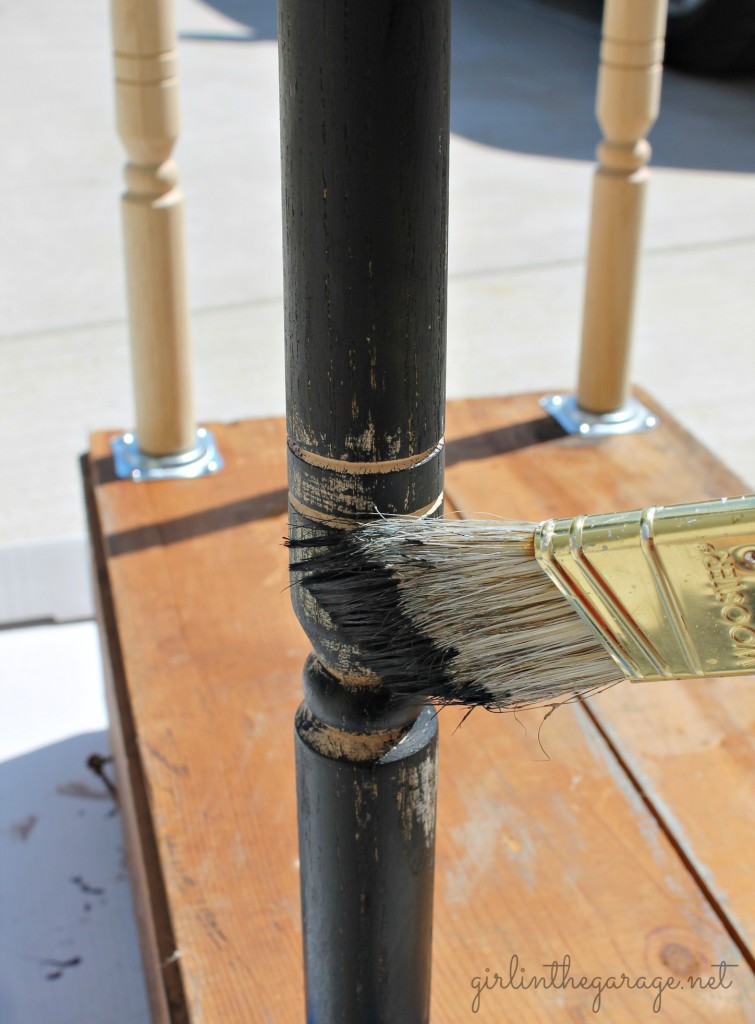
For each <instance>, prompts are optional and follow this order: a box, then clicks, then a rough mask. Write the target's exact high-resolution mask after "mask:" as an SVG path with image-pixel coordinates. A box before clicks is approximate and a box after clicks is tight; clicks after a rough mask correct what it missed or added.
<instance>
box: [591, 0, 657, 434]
mask: <svg viewBox="0 0 755 1024" xmlns="http://www.w3.org/2000/svg"><path fill="white" fill-rule="evenodd" d="M666 8H667V0H606V5H605V11H604V16H603V43H602V47H601V65H600V72H599V76H598V97H597V117H598V121H599V123H600V127H601V129H602V131H603V135H604V137H605V138H604V141H603V142H602V143H601V145H600V146H599V147H598V159H599V166H598V168H597V171H596V173H595V182H594V190H593V205H592V222H591V231H590V246H589V254H588V265H587V284H586V290H585V304H584V315H583V327H582V352H581V360H580V369H579V384H578V388H577V405H578V407H579V408H580V409H583V410H585V411H587V412H589V413H594V414H604V413H611V412H613V411H615V410H617V409H621V408H622V407H623V406H624V405H625V404H626V402H627V396H628V373H629V360H630V345H631V339H632V318H633V313H634V303H635V291H636V281H637V270H638V265H639V255H640V236H641V229H642V212H643V204H644V198H645V191H646V188H647V181H648V171H647V167H646V164H647V162H648V160H649V159H650V152H651V150H650V144H649V143H648V142H647V139H646V138H645V136H646V135H647V134H648V132H649V131H650V128H651V127H652V125H653V124H654V122H655V120H656V118H657V116H658V109H659V104H660V92H661V75H662V60H663V36H664V28H665V23H666Z"/></svg>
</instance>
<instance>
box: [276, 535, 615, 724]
mask: <svg viewBox="0 0 755 1024" xmlns="http://www.w3.org/2000/svg"><path fill="white" fill-rule="evenodd" d="M534 531H535V524H534V523H525V522H511V521H504V520H500V521H499V520H461V519H460V520H452V519H417V518H411V517H404V516H394V517H389V518H376V519H375V520H374V521H370V522H368V523H366V524H364V525H360V526H359V527H357V528H356V529H354V530H350V531H346V532H343V533H342V532H341V531H338V533H337V535H336V534H335V532H334V533H333V534H330V535H329V536H327V537H320V538H309V539H308V540H306V541H304V540H302V541H291V542H290V546H291V547H292V548H294V549H302V550H301V553H300V556H297V555H296V554H295V555H294V556H293V560H292V564H291V570H292V573H293V574H294V577H293V578H294V582H295V583H298V584H300V585H301V586H303V587H305V588H306V589H307V590H308V591H309V592H310V593H311V594H312V595H313V597H315V599H316V600H317V601H318V603H319V604H320V605H321V606H322V607H323V608H324V610H325V611H326V612H327V613H328V614H329V615H330V617H331V618H332V620H333V621H334V623H335V624H336V625H337V626H338V627H339V629H340V630H341V631H342V634H343V639H344V640H345V641H346V642H347V643H349V644H351V645H354V646H355V647H356V648H357V649H358V650H359V652H360V656H361V657H363V658H364V661H365V664H366V665H367V667H369V668H370V669H371V670H372V671H373V672H374V673H375V674H376V675H377V676H378V677H379V678H380V680H381V682H382V683H383V685H384V686H385V687H386V688H387V689H388V690H389V691H390V692H391V693H392V694H393V695H395V697H396V698H399V699H403V700H416V701H420V700H422V699H424V698H427V697H429V698H431V699H433V700H436V701H437V702H439V703H441V704H463V705H469V706H473V707H474V706H482V707H486V708H489V709H491V710H505V709H517V708H523V707H530V706H540V705H551V704H554V703H559V702H561V701H564V700H569V699H571V698H574V697H577V696H581V695H585V694H587V693H590V692H592V691H595V690H598V689H601V688H603V687H605V686H608V685H610V684H612V683H614V682H616V680H617V679H619V678H620V677H621V671H620V669H619V668H618V667H617V666H616V664H615V662H614V661H613V659H612V658H611V657H610V655H609V654H608V653H607V651H606V650H605V648H604V647H603V646H602V644H601V643H600V642H599V641H598V640H597V639H596V638H595V637H594V636H593V635H592V633H591V632H590V631H589V629H588V627H587V626H586V625H585V624H584V623H583V622H582V619H581V618H580V616H579V614H578V613H577V612H576V611H575V610H574V609H573V608H572V607H571V605H570V604H569V602H568V601H567V600H566V598H565V597H563V596H562V594H561V593H560V591H559V590H558V588H557V587H556V586H555V585H554V584H553V583H552V582H551V581H550V580H549V579H548V577H547V576H546V575H545V573H543V572H542V570H541V569H540V567H539V566H538V564H537V561H536V559H535V555H534V549H533V537H534Z"/></svg>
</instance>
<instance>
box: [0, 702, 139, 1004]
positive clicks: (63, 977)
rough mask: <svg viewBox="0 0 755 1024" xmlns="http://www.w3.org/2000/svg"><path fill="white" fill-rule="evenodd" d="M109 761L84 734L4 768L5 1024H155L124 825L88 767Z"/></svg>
mask: <svg viewBox="0 0 755 1024" xmlns="http://www.w3.org/2000/svg"><path fill="white" fill-rule="evenodd" d="M29 714H33V709H30V711H29ZM107 752H108V737H107V733H105V732H88V733H82V734H79V735H77V736H71V737H69V738H68V739H65V740H61V741H60V742H57V743H52V744H50V745H49V746H46V747H40V748H39V749H37V750H33V751H31V752H30V753H26V754H23V755H21V756H18V757H14V758H11V759H9V760H7V761H2V762H0V809H1V813H0V879H2V889H3V904H4V906H3V914H2V918H0V950H2V956H0V1020H1V1021H2V1022H3V1024H29V1022H31V1021H34V1022H36V1024H51V1022H53V1021H76V1022H77V1024H102V1022H104V1021H106V1020H115V1019H117V1020H123V1021H125V1020H129V1021H133V1022H134V1024H147V1021H148V1020H149V1019H150V1018H149V1012H148V1008H147V996H146V989H145V987H144V981H143V976H142V969H141V963H140V957H139V943H138V939H137V933H136V922H135V919H134V910H133V905H132V902H131V892H130V888H129V884H128V879H127V877H126V868H125V864H124V859H123V836H122V826H121V820H120V815H119V814H118V813H117V811H116V807H115V804H114V802H113V798H112V796H111V794H110V792H109V791H108V788H107V786H106V785H104V784H103V781H102V779H101V778H100V777H98V776H97V775H96V774H94V773H93V772H92V771H91V770H90V769H89V768H88V767H87V761H88V760H89V758H90V757H91V755H92V754H98V755H103V754H107ZM109 767H112V766H109ZM113 1007H117V1008H118V1010H117V1013H116V1016H115V1017H113V1013H114V1010H113Z"/></svg>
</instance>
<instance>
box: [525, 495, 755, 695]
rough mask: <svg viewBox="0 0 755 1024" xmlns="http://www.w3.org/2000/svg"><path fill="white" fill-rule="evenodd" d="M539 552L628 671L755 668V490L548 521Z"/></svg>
mask: <svg viewBox="0 0 755 1024" xmlns="http://www.w3.org/2000/svg"><path fill="white" fill-rule="evenodd" d="M535 556H536V558H537V560H538V563H539V565H540V567H541V568H542V569H543V571H544V572H546V573H547V574H548V576H549V577H550V578H551V579H552V580H553V582H554V583H555V584H556V586H557V587H558V588H559V590H560V591H561V592H562V593H563V594H564V596H565V597H566V598H567V599H568V600H569V601H570V603H571V604H572V606H573V607H574V608H575V609H576V611H577V612H579V614H580V615H581V616H582V618H583V619H584V620H585V621H586V622H587V623H588V624H589V625H590V626H591V627H592V628H593V630H594V631H595V632H596V634H597V635H598V636H599V637H600V639H601V640H602V641H603V643H604V644H605V646H606V648H607V649H608V651H609V652H610V654H611V655H612V657H613V658H614V660H615V661H616V662H617V663H618V664H619V666H620V667H621V669H622V671H623V672H624V674H625V675H626V676H627V677H628V678H629V679H634V680H658V679H688V678H694V677H700V676H702V677H705V676H728V675H745V674H748V673H751V672H755V497H741V498H722V499H720V500H718V501H706V502H698V503H695V504H688V505H670V506H660V507H650V508H646V509H644V510H639V511H634V512H623V513H615V514H610V515H598V516H577V518H575V519H559V520H553V519H551V520H548V521H547V522H544V523H541V524H540V525H539V526H538V527H537V529H536V531H535Z"/></svg>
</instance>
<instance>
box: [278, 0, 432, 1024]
mask: <svg viewBox="0 0 755 1024" xmlns="http://www.w3.org/2000/svg"><path fill="white" fill-rule="evenodd" d="M279 40H280V60H281V116H282V155H283V203H284V272H285V302H286V359H287V366H286V372H287V409H288V433H289V488H290V494H291V522H292V526H291V530H292V534H293V535H294V536H296V537H297V538H299V539H302V538H309V537H311V536H312V535H313V531H315V532H317V531H320V532H322V530H323V529H326V530H330V529H340V528H348V526H349V525H350V523H351V522H352V521H353V519H354V517H357V516H359V515H362V514H365V513H372V512H374V511H375V509H376V508H377V509H379V510H380V511H381V512H402V513H430V514H432V513H433V512H435V511H440V507H441V502H442V486H443V461H442V460H443V441H442V438H443V408H444V400H445V393H444V392H445V326H446V224H447V195H448V3H447V0H369V2H364V3H354V2H351V3H350V2H348V0H281V5H280V31H279ZM292 596H293V601H294V607H295V609H296V612H297V615H298V616H299V619H300V621H301V623H302V625H303V626H304V628H305V630H306V632H307V634H308V636H309V637H310V639H311V641H312V645H313V648H314V654H313V655H312V656H311V657H310V658H309V660H308V662H307V664H306V666H305V670H304V694H305V702H304V703H303V704H302V706H301V708H300V709H299V712H298V715H297V719H296V758H297V786H298V796H299V842H300V857H301V874H302V910H303V927H304V956H305V972H306V984H307V1020H308V1022H310V1024H367V1022H369V1024H423V1022H425V1021H427V1019H428V1014H429V999H430V940H431V929H432V890H433V867H434V841H435V779H436V724H435V718H434V716H433V713H432V712H431V711H430V710H429V709H425V710H423V711H422V712H420V713H418V711H417V710H416V709H414V710H412V711H406V710H404V711H401V712H398V711H397V710H396V709H395V708H393V707H392V706H391V705H389V704H388V703H387V701H386V697H385V693H384V691H383V690H382V689H381V687H380V681H379V679H376V678H375V677H374V676H372V675H371V674H370V673H369V671H367V670H366V669H365V668H364V667H363V665H362V664H361V660H360V652H359V651H358V650H355V649H353V648H351V647H349V646H347V645H346V644H345V643H344V642H343V641H342V639H341V638H340V637H339V635H338V631H337V629H336V628H335V627H334V626H333V624H332V622H331V621H330V620H329V619H328V616H327V614H326V613H325V612H324V611H323V610H322V609H320V608H319V607H317V605H316V604H315V603H314V601H313V600H312V599H311V598H310V597H308V596H307V595H306V594H305V593H304V592H303V591H302V590H301V589H299V588H297V587H296V586H294V587H293V588H292Z"/></svg>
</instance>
